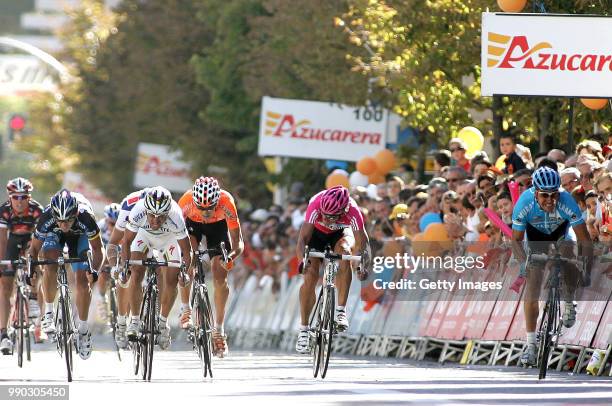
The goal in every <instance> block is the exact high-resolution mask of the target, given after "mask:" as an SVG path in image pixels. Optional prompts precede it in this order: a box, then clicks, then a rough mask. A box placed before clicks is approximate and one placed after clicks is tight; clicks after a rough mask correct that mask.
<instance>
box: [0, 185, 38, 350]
mask: <svg viewBox="0 0 612 406" xmlns="http://www.w3.org/2000/svg"><path fill="white" fill-rule="evenodd" d="M33 189H34V187H33V186H32V183H30V181H29V180H27V179H24V178H15V179H11V180H9V182H8V183H7V184H6V192H7V193H8V195H9V199H8V201H6V202H5V203H4V204H3V205H2V206H0V258H1V259H10V260H17V259H19V257H20V256H21V255H22V253H23V252H24V251H25V250H26V249H27V247H28V245H29V244H30V239H31V238H32V232H33V231H34V226H35V225H36V221H37V220H38V218H39V217H40V215H41V214H42V212H43V207H42V206H41V205H40V203H38V202H37V201H36V200H34V199H32V198H31V193H32V190H33ZM14 277H15V270H14V269H12V267H2V268H0V351H1V352H2V353H3V354H10V352H11V348H12V343H11V340H10V339H9V337H8V334H7V326H8V319H9V314H10V310H11V304H10V299H11V296H12V294H13V285H14ZM37 298H41V299H42V294H41V295H40V296H39V295H38V290H37V289H36V288H34V289H32V294H31V296H30V300H29V304H28V308H29V315H30V318H32V319H38V317H39V316H40V307H39V305H38V300H37ZM35 333H37V334H38V336H39V335H40V327H37V331H36V332H35Z"/></svg>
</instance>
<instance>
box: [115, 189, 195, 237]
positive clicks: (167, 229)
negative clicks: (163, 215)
mask: <svg viewBox="0 0 612 406" xmlns="http://www.w3.org/2000/svg"><path fill="white" fill-rule="evenodd" d="M126 228H127V229H128V230H130V231H132V232H134V233H136V232H138V230H139V229H140V230H143V231H145V232H146V233H148V234H151V235H153V236H164V235H167V234H172V235H174V237H175V238H176V239H177V240H181V239H183V238H186V237H187V228H186V227H185V220H184V219H183V211H182V210H181V208H180V206H179V205H178V203H177V202H175V201H174V200H172V206H171V207H170V213H169V214H168V217H167V219H166V222H165V223H164V224H162V226H161V227H160V228H159V229H157V230H153V229H151V226H150V225H149V222H148V221H147V212H146V210H145V207H144V199H140V200H139V201H138V203H136V205H135V206H134V208H133V209H132V210H131V211H130V216H129V219H128V223H127V226H126Z"/></svg>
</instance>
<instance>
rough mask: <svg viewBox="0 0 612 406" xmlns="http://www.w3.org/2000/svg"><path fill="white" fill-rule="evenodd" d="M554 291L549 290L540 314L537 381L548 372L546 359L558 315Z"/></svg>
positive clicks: (557, 303) (557, 304)
mask: <svg viewBox="0 0 612 406" xmlns="http://www.w3.org/2000/svg"><path fill="white" fill-rule="evenodd" d="M556 296H557V295H556V289H554V288H553V289H551V291H550V292H549V293H548V300H547V301H546V305H545V306H544V313H543V314H542V324H541V325H540V332H539V333H540V334H539V335H540V347H539V349H538V367H539V375H538V379H544V378H546V371H547V370H548V357H549V354H550V350H551V346H552V334H553V331H554V330H555V325H556V323H555V317H556V315H557V314H558V312H559V310H558V306H559V302H558V300H557V297H556Z"/></svg>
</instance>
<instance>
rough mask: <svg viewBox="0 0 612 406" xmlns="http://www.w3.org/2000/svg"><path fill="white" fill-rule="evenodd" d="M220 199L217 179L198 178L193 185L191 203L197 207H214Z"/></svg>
mask: <svg viewBox="0 0 612 406" xmlns="http://www.w3.org/2000/svg"><path fill="white" fill-rule="evenodd" d="M220 197H221V188H220V187H219V182H218V181H217V179H215V178H212V177H204V176H200V177H199V178H198V179H196V181H195V183H194V184H193V202H194V203H195V204H196V206H198V207H209V206H214V205H215V204H217V202H218V201H219V198H220Z"/></svg>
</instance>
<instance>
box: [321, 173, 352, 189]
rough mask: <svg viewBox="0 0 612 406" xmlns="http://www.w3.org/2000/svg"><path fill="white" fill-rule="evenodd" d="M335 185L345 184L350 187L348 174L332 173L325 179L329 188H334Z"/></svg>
mask: <svg viewBox="0 0 612 406" xmlns="http://www.w3.org/2000/svg"><path fill="white" fill-rule="evenodd" d="M334 186H344V187H345V188H347V189H348V187H349V179H348V177H347V176H346V175H344V174H342V173H331V174H329V175H328V176H327V179H325V187H326V188H327V189H329V188H332V187H334Z"/></svg>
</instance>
